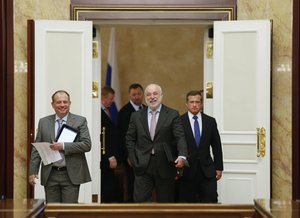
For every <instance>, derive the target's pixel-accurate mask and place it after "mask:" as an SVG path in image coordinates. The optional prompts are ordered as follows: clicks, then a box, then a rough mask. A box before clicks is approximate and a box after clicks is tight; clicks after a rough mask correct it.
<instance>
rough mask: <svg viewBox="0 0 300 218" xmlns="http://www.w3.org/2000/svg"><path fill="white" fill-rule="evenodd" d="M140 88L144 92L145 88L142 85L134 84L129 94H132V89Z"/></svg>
mask: <svg viewBox="0 0 300 218" xmlns="http://www.w3.org/2000/svg"><path fill="white" fill-rule="evenodd" d="M137 88H140V89H141V90H142V91H143V92H144V88H143V86H142V85H141V84H139V83H133V84H131V85H130V86H129V89H128V92H130V90H131V89H137Z"/></svg>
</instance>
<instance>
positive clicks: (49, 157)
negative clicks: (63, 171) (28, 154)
mask: <svg viewBox="0 0 300 218" xmlns="http://www.w3.org/2000/svg"><path fill="white" fill-rule="evenodd" d="M32 145H33V146H34V147H35V148H36V150H37V151H38V152H39V155H40V156H41V158H42V161H43V164H44V165H48V164H51V163H54V162H56V161H58V160H61V158H62V157H61V155H60V153H59V151H58V150H52V149H51V148H50V145H51V143H49V142H35V143H32Z"/></svg>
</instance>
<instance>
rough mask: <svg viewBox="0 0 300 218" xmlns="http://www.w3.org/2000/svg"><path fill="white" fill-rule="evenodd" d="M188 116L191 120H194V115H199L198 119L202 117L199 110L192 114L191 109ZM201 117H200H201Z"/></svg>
mask: <svg viewBox="0 0 300 218" xmlns="http://www.w3.org/2000/svg"><path fill="white" fill-rule="evenodd" d="M188 116H189V120H193V117H194V116H197V117H198V120H200V119H201V112H200V111H199V112H198V114H196V115H194V114H192V113H191V112H190V111H188ZM199 118H200V119H199Z"/></svg>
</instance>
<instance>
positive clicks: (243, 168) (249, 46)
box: [204, 20, 271, 203]
mask: <svg viewBox="0 0 300 218" xmlns="http://www.w3.org/2000/svg"><path fill="white" fill-rule="evenodd" d="M270 38H271V22H270V21H269V20H257V21H216V22H214V40H213V41H214V44H213V47H214V56H213V82H212V83H209V84H213V97H212V98H209V96H208V94H206V96H205V98H204V100H205V102H204V111H205V112H206V110H207V113H208V114H212V116H214V117H215V118H216V120H217V123H218V129H219V131H220V135H221V141H222V146H223V158H224V172H223V177H222V179H221V180H220V181H219V182H218V193H219V201H220V202H221V203H253V199H254V198H266V199H269V198H270V187H271V183H270V155H271V150H270V135H271V126H270V118H271V109H270V108H271V107H270V102H271V88H270V82H271V77H270V57H271V56H270V51H271V49H270V45H271V44H270V43H271V40H270ZM207 73H208V72H205V74H207ZM204 78H210V79H212V78H211V76H210V77H209V76H207V77H204ZM207 82H209V81H204V86H205V85H206V84H207ZM208 88H209V89H211V88H212V86H210V87H208ZM211 101H212V102H211ZM211 103H212V104H213V106H212V107H211Z"/></svg>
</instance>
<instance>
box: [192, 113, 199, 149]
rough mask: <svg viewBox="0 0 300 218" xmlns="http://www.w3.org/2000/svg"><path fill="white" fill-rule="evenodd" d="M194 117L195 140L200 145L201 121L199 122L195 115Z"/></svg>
mask: <svg viewBox="0 0 300 218" xmlns="http://www.w3.org/2000/svg"><path fill="white" fill-rule="evenodd" d="M193 119H194V120H195V122H194V134H195V142H196V145H197V146H199V142H200V127H199V123H198V117H197V116H194V117H193Z"/></svg>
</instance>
